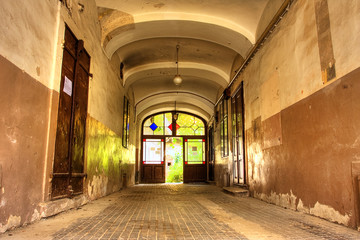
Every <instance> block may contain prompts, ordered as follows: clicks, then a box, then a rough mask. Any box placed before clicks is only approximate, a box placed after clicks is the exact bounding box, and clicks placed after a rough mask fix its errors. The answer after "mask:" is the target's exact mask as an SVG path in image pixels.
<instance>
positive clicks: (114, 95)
mask: <svg viewBox="0 0 360 240" xmlns="http://www.w3.org/2000/svg"><path fill="white" fill-rule="evenodd" d="M78 2H79V1H78V0H71V1H70V9H68V8H66V7H65V6H64V5H63V4H61V2H60V1H58V0H46V1H35V2H31V3H30V2H28V1H26V2H24V1H20V0H14V1H5V2H4V3H2V4H1V5H0V19H1V20H2V23H3V24H2V25H1V26H0V33H1V34H0V40H1V42H2V44H1V46H0V52H1V56H0V82H1V85H2V87H1V88H0V92H1V94H0V98H1V101H0V107H1V112H2V116H1V118H0V123H1V124H0V133H2V134H1V135H0V152H1V157H0V180H1V181H0V232H4V231H6V230H8V229H10V228H12V227H17V226H20V225H23V224H26V223H29V222H32V221H36V220H38V219H40V218H42V217H48V216H51V215H54V214H56V213H59V212H61V211H64V210H67V209H70V208H74V207H78V206H80V205H82V204H85V203H86V202H88V201H89V200H93V199H96V198H99V197H102V196H105V195H107V194H110V193H112V192H115V191H119V190H120V189H121V188H123V187H126V186H129V185H132V184H134V174H135V170H134V162H135V147H134V142H135V141H134V140H135V135H134V134H130V141H129V147H128V148H123V147H122V124H123V98H124V95H126V94H128V97H129V99H130V103H131V106H133V98H132V94H131V93H126V92H125V91H124V88H123V86H122V83H121V80H120V77H119V76H120V73H119V65H120V60H119V58H118V57H117V56H116V55H114V57H113V58H112V59H111V60H109V59H108V58H107V57H106V56H105V54H104V51H103V49H102V47H101V28H100V23H99V20H98V12H97V7H96V4H95V1H94V0H91V1H86V2H83V1H82V4H84V10H83V11H82V12H80V11H79V10H78V5H77V3H78ZM39 16H41V21H40V19H39ZM65 24H67V25H68V26H69V28H70V29H71V30H72V31H73V32H74V34H75V36H76V37H77V38H78V39H82V40H84V46H85V49H86V50H87V51H88V53H89V54H90V56H91V66H90V72H91V73H92V74H93V77H92V78H90V80H89V99H88V119H87V126H86V134H87V135H86V144H85V149H86V152H85V155H86V156H85V172H86V173H87V174H88V177H87V179H86V181H85V185H84V195H82V196H81V197H79V198H73V199H61V200H56V201H50V199H49V196H50V195H49V194H50V192H51V182H50V178H49V176H50V173H51V171H52V165H53V155H54V146H55V135H56V121H57V109H58V98H59V90H60V76H61V64H62V52H63V49H62V43H63V38H64V30H65ZM130 109H131V113H130V127H131V129H130V132H134V128H135V124H136V123H134V115H133V114H134V113H133V111H132V109H133V108H132V107H131V108H130ZM14 176H15V177H14Z"/></svg>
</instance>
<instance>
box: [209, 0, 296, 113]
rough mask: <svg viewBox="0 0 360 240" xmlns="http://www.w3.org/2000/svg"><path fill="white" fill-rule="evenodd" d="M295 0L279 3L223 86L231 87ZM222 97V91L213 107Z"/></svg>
mask: <svg viewBox="0 0 360 240" xmlns="http://www.w3.org/2000/svg"><path fill="white" fill-rule="evenodd" d="M294 1H296V0H285V1H284V3H283V4H282V5H281V7H280V8H279V10H278V11H277V12H276V14H275V16H274V17H273V19H272V20H271V21H270V23H269V25H268V26H267V27H266V29H265V31H264V32H263V33H262V34H261V36H260V37H259V39H258V40H257V41H256V43H255V45H254V47H253V48H252V49H251V51H250V52H249V54H248V55H247V57H246V59H245V61H244V62H243V64H242V65H241V66H240V68H239V69H238V70H237V71H236V74H235V76H234V77H233V78H232V80H231V81H230V83H229V84H228V86H227V87H226V88H225V89H227V88H229V87H231V85H232V84H233V83H234V81H235V80H236V79H237V78H238V77H239V74H240V73H241V72H242V71H244V69H245V67H246V66H247V65H248V64H249V63H250V61H251V60H252V59H253V57H254V55H255V53H257V52H258V51H259V49H260V47H261V46H263V45H264V42H265V41H266V39H268V38H269V36H270V34H271V33H273V31H274V29H275V27H276V26H277V25H278V24H279V22H280V21H281V19H282V18H283V17H284V15H285V14H286V13H287V12H288V11H289V9H290V6H291V5H292V4H293V2H294ZM223 98H224V93H223V94H221V96H220V97H219V99H218V100H217V101H216V103H215V107H216V106H217V105H218V104H219V102H220V101H221V100H222V99H223Z"/></svg>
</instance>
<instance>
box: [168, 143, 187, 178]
mask: <svg viewBox="0 0 360 240" xmlns="http://www.w3.org/2000/svg"><path fill="white" fill-rule="evenodd" d="M165 142H166V146H165V149H166V150H165V165H166V170H165V172H166V177H165V182H167V183H181V182H183V181H184V164H183V162H184V157H183V156H184V147H183V138H182V137H167V138H166V140H165Z"/></svg>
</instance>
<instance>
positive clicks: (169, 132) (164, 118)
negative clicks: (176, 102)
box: [143, 112, 205, 136]
mask: <svg viewBox="0 0 360 240" xmlns="http://www.w3.org/2000/svg"><path fill="white" fill-rule="evenodd" d="M175 116H176V117H175ZM175 119H176V120H175ZM143 135H144V136H151V135H156V136H161V135H165V136H205V123H204V122H203V120H201V119H200V118H198V117H195V116H193V115H190V114H186V113H174V112H167V113H160V114H157V115H153V116H151V117H149V118H148V119H146V120H145V122H144V124H143Z"/></svg>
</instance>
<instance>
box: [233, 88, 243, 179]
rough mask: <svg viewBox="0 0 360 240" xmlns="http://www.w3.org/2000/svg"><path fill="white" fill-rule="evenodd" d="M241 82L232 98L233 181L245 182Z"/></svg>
mask: <svg viewBox="0 0 360 240" xmlns="http://www.w3.org/2000/svg"><path fill="white" fill-rule="evenodd" d="M243 95H244V94H243V84H241V86H240V88H239V90H238V91H237V93H236V94H235V96H234V97H233V98H232V101H231V108H232V124H233V182H234V183H235V184H245V183H246V182H245V179H246V178H245V152H244V149H245V148H244V99H243Z"/></svg>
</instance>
